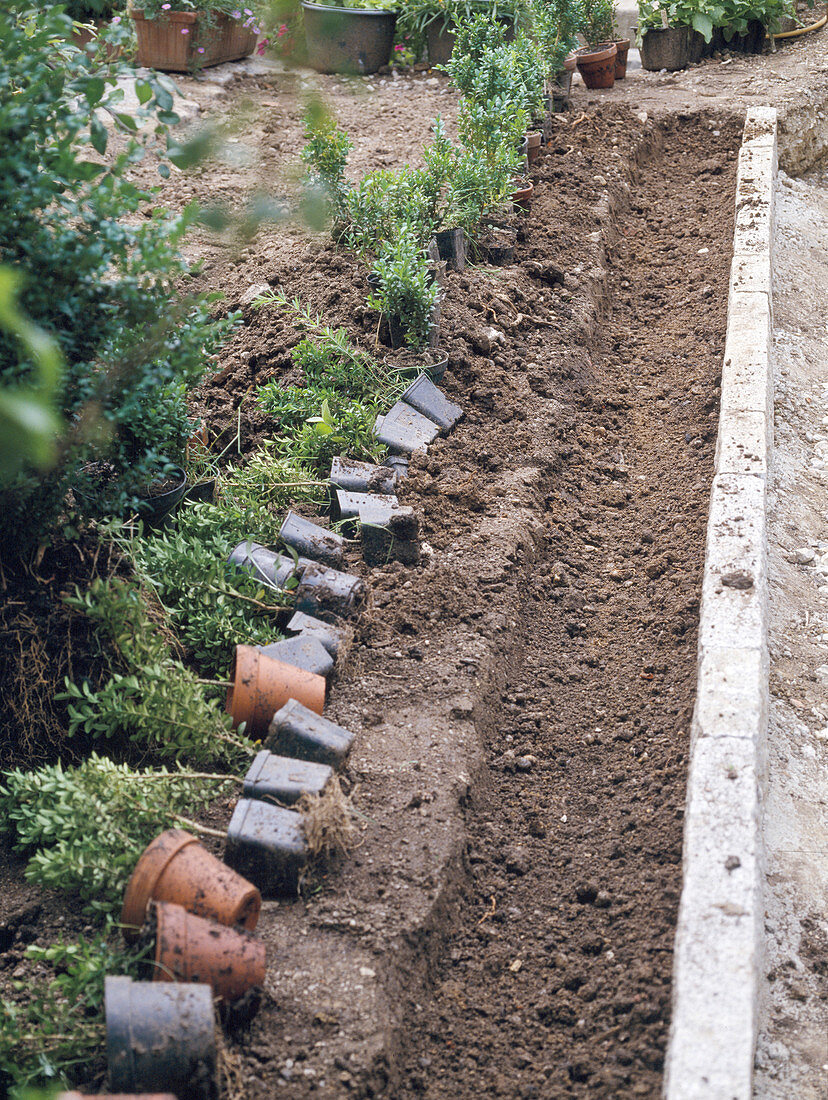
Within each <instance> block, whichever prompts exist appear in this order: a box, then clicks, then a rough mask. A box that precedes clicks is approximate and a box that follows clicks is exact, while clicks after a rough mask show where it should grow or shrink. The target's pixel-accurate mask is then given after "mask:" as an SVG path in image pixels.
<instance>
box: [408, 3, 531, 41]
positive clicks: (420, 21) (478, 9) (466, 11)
mask: <svg viewBox="0 0 828 1100" xmlns="http://www.w3.org/2000/svg"><path fill="white" fill-rule="evenodd" d="M401 7H402V11H401V13H400V23H401V25H402V26H403V27H405V28H406V29H408V30H411V31H412V32H414V33H418V34H422V33H423V32H424V31H425V29H426V28H427V27H428V26H430V25H431V24H432V23H435V22H437V21H438V20H439V22H440V25H441V26H444V27H446V26H452V25H455V24H461V23H465V22H467V21H468V20H469V19H472V18H473V17H474V16H475V15H481V14H485V15H488V16H491V18H492V19H496V20H497V21H498V22H500V23H504V24H507V25H508V24H512V25H514V24H516V23H517V22H518V21H519V20H520V19H521V17H522V15H523V12H524V9H525V4H524V3H523V0H404V2H403V3H402V5H401Z"/></svg>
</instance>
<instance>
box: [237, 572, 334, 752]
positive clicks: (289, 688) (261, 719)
mask: <svg viewBox="0 0 828 1100" xmlns="http://www.w3.org/2000/svg"><path fill="white" fill-rule="evenodd" d="M308 568H311V567H310V566H308ZM317 568H322V567H321V566H317ZM288 699H298V700H299V701H300V702H301V703H303V704H304V705H305V706H306V707H309V708H310V709H311V710H315V711H316V713H317V714H321V713H322V708H323V707H324V706H325V679H324V677H322V676H317V675H316V673H315V672H307V671H306V670H305V669H303V668H296V666H295V665H286V664H285V663H284V662H283V661H276V660H274V659H273V658H272V657H266V656H265V655H264V654H263V653H262V651H261V650H259V649H256V647H255V646H250V645H237V646H236V660H235V666H234V669H233V686H232V687H231V688H229V689H228V691H227V704H226V708H227V713H228V714H231V715H232V716H233V724H234V725H236V726H239V725H241V723H242V722H244V723H246V725H245V732H246V734H247V736H248V737H252V738H254V739H255V738H258V737H262V736H263V735H264V733H265V732H266V730H267V727H268V726H269V725H270V720H271V718H272V717H273V715H274V714H275V713H276V711H277V710H279V708H280V707H282V706H284V705H285V703H286V702H287V701H288Z"/></svg>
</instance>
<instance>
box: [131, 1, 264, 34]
mask: <svg viewBox="0 0 828 1100" xmlns="http://www.w3.org/2000/svg"><path fill="white" fill-rule="evenodd" d="M167 3H169V0H141V4H140V7H141V8H142V10H143V12H144V15H146V17H147V18H148V19H156V18H158V17H159V16H161V17H162V18H163V16H164V15H165V14H166V11H165V10H164V5H165V4H167ZM135 7H138V4H136V5H135ZM173 8H174V10H175V11H197V12H204V13H205V14H212V15H218V14H223V15H230V16H232V17H233V18H235V19H237V21H238V22H240V23H241V24H242V25H243V26H245V27H250V28H251V29H255V31H256V34H258V33H259V32H260V31H261V26H260V23H259V21H260V19H261V17H262V15H263V14H264V13H265V11H266V10H267V5H266V4H264V3H261V2H260V0H255V2H254V0H240V2H239V3H237V2H236V0H174V3H173Z"/></svg>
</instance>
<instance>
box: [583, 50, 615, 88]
mask: <svg viewBox="0 0 828 1100" xmlns="http://www.w3.org/2000/svg"><path fill="white" fill-rule="evenodd" d="M617 53H618V50H617V49H616V48H615V43H614V42H605V43H604V44H603V45H601V46H595V47H592V46H587V47H586V48H585V49H583V50H578V52H577V54H576V55H575V64H576V65H577V66H578V72H579V73H580V74H581V76H582V77H583V81H584V84H586V86H587V88H591V89H595V88H611V87H612V86H613V84H614V83H615V57H616V54H617Z"/></svg>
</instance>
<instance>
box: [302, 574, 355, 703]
mask: <svg viewBox="0 0 828 1100" xmlns="http://www.w3.org/2000/svg"><path fill="white" fill-rule="evenodd" d="M295 596H296V610H297V611H304V612H305V614H306V615H317V616H325V615H338V616H339V617H340V618H343V619H347V618H350V616H352V615H358V614H359V612H360V611H361V610H362V607H363V605H364V603H365V601H366V599H367V598H368V591H367V589H366V587H365V582H364V581H362V580H360V579H359V577H354V576H352V575H351V574H350V573H340V572H339V571H338V570H337V569H328V568H327V567H326V566H324V565H318V564H317V563H316V562H314V563H313V564H312V565H309V566H308V567H307V569H305V571H304V572H303V574H302V579H301V581H300V582H299V584H298V586H297V588H296V590H295ZM323 682H324V681H323ZM303 701H304V700H301V699H300V702H303Z"/></svg>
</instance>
